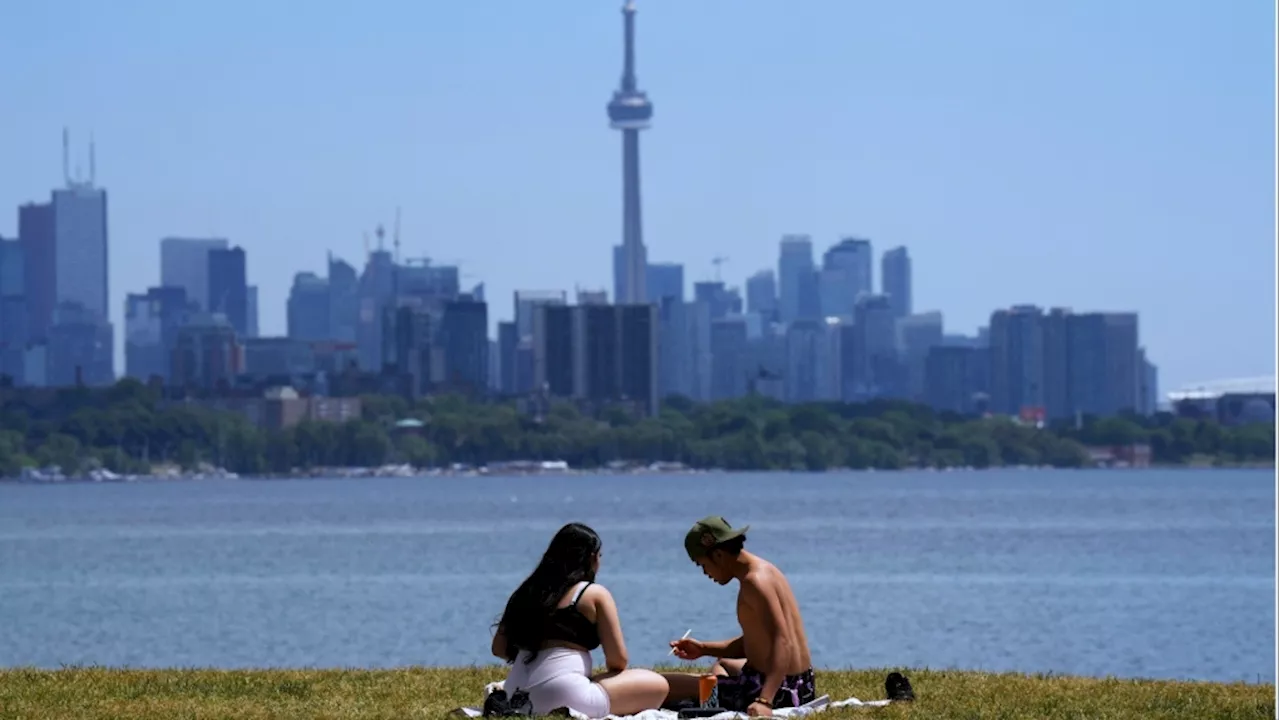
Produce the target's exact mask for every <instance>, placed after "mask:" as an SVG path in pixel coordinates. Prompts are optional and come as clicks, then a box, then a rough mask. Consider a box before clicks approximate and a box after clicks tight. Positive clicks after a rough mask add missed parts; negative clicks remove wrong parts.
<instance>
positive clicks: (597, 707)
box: [493, 523, 668, 718]
mask: <svg viewBox="0 0 1280 720" xmlns="http://www.w3.org/2000/svg"><path fill="white" fill-rule="evenodd" d="M599 569H600V536H599V535H596V533H595V531H594V530H592V529H591V528H589V527H587V526H586V525H582V524H580V523H570V524H568V525H565V526H564V527H562V528H560V531H559V532H557V533H556V535H555V537H553V538H552V539H551V545H550V546H548V547H547V551H546V553H544V554H543V556H542V560H541V562H539V563H538V566H537V567H536V568H534V570H533V573H532V574H531V575H529V577H528V578H527V579H525V581H524V582H523V583H521V584H520V587H518V588H516V591H515V592H514V593H512V594H511V598H510V599H509V600H507V607H506V610H504V611H503V613H502V619H501V620H499V621H498V631H497V633H495V634H494V637H493V654H494V655H496V656H498V657H500V658H502V659H503V660H506V661H507V662H508V663H511V665H512V666H511V671H510V673H508V675H507V679H506V682H505V683H504V684H503V685H504V688H505V690H506V691H507V693H508V694H513V693H515V692H516V691H517V690H523V691H525V692H526V693H528V694H529V700H530V702H531V703H533V711H534V713H535V714H537V715H546V714H547V713H549V712H551V711H552V710H557V709H559V708H562V707H567V708H570V709H573V710H577V711H578V712H580V713H583V714H585V715H586V716H588V717H592V718H601V717H604V716H606V715H609V714H615V715H632V714H635V713H638V712H640V711H642V710H650V709H654V708H657V707H658V706H659V705H660V704H661V703H662V701H663V699H665V698H666V696H667V690H668V687H667V681H666V679H665V678H663V677H662V676H661V675H659V674H657V673H655V672H653V671H651V670H640V669H627V646H626V644H625V643H624V642H623V641H622V626H621V625H620V624H619V622H618V607H617V606H616V605H615V604H614V602H613V596H612V595H610V594H609V591H608V590H606V589H605V587H604V586H603V585H599V584H597V583H596V582H595V579H596V572H597V571H599ZM597 647H603V648H604V664H605V668H606V669H607V672H605V673H603V674H600V675H596V676H593V675H592V674H591V651H592V650H595V649H596V648H597Z"/></svg>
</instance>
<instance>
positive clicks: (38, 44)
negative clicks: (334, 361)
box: [0, 0, 1276, 390]
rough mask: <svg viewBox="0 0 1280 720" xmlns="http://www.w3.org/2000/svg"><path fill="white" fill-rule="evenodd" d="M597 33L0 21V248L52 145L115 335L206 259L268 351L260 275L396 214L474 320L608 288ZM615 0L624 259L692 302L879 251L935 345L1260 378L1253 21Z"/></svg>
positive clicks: (1260, 155)
mask: <svg viewBox="0 0 1280 720" xmlns="http://www.w3.org/2000/svg"><path fill="white" fill-rule="evenodd" d="M620 4H621V3H620V2H618V1H616V0H590V1H588V0H555V1H552V2H537V3H535V2H516V1H514V0H488V1H486V2H479V1H476V0H466V1H465V2H463V1H461V0H455V1H454V2H444V1H443V0H429V1H422V0H418V1H411V0H384V1H380V2H379V1H374V0H370V1H368V2H362V3H355V2H337V1H336V0H311V2H307V3H303V2H296V3H295V2H283V1H281V0H274V1H271V2H261V1H251V0H226V1H224V2H217V3H213V2H195V1H194V0H193V1H191V2H170V1H169V0H164V1H161V0H126V1H122V2H100V1H98V0H92V1H90V0H66V1H64V2H28V3H6V4H5V5H4V7H3V8H2V9H0V25H2V26H4V27H5V28H6V29H7V31H6V33H5V40H4V42H3V43H0V68H3V71H0V98H3V99H4V103H3V104H4V107H5V108H6V109H5V110H4V111H3V113H2V115H3V121H2V122H0V208H9V209H7V210H4V211H3V214H0V234H3V235H5V236H13V235H14V234H15V233H16V224H17V220H16V215H17V213H16V210H15V209H13V208H15V207H16V206H17V205H18V204H19V203H20V202H24V201H28V200H42V199H45V198H47V196H48V191H49V189H50V188H51V187H53V186H54V185H56V184H59V183H60V182H61V179H60V174H61V160H60V155H61V135H60V132H61V128H62V126H63V125H69V126H70V127H71V129H72V144H73V151H79V153H80V156H81V157H83V156H84V147H85V144H86V141H87V139H88V138H87V136H88V134H89V132H90V131H92V132H93V133H94V134H95V135H96V137H97V146H98V150H97V166H98V180H99V182H100V184H102V185H105V186H106V187H107V188H108V190H109V192H110V215H111V217H110V232H111V302H112V305H113V308H114V312H115V314H116V321H117V322H119V315H120V314H121V312H122V311H121V305H122V304H123V298H124V294H125V293H126V292H137V291H140V290H142V289H144V288H145V287H146V286H148V285H153V284H155V283H156V282H157V281H158V277H159V247H158V241H159V239H160V238H161V237H162V236H165V235H191V236H203V235H217V236H225V237H228V238H229V239H230V240H231V241H232V242H234V243H238V244H240V245H242V246H244V247H245V248H246V249H247V250H248V253H249V275H250V278H249V279H250V282H254V283H257V284H258V285H259V286H260V288H261V291H260V292H261V299H260V302H261V327H262V331H263V332H264V333H267V334H274V333H282V332H283V331H284V301H285V298H286V296H287V294H288V289H289V285H290V282H291V280H292V276H293V273H294V272H295V271H298V270H315V271H321V272H322V271H323V264H324V258H325V252H326V250H332V251H334V252H335V253H336V254H338V255H340V256H343V257H346V258H348V259H349V260H351V261H360V262H361V263H362V257H361V254H362V244H363V243H362V233H363V232H365V231H369V230H372V229H373V228H374V227H375V226H376V225H377V224H378V223H379V222H384V223H386V224H387V226H388V227H390V225H391V222H392V219H393V216H394V213H395V208H396V206H397V205H399V206H401V207H402V208H403V221H402V227H403V229H402V234H403V242H404V248H405V252H406V254H407V255H414V256H422V255H426V256H430V257H432V258H435V259H437V260H439V261H441V262H450V261H459V262H460V263H461V264H462V267H463V270H464V273H466V274H467V275H468V276H469V277H466V278H464V281H466V282H468V283H472V282H477V281H479V280H484V281H485V283H486V288H487V290H488V292H489V298H490V303H491V307H492V310H491V314H494V315H497V316H500V317H509V316H510V314H511V309H510V306H511V300H510V298H511V291H512V290H514V289H517V288H565V289H570V290H571V289H572V288H573V287H574V286H575V284H580V285H583V286H593V287H609V286H610V285H611V274H610V257H611V255H610V246H611V245H613V244H614V243H616V242H617V241H618V238H619V234H620V205H621V189H620V179H619V175H620V167H619V166H620V162H621V149H620V139H619V137H618V135H617V133H615V132H612V131H610V130H609V129H608V126H607V120H606V117H605V110H604V107H605V103H606V102H607V100H608V98H609V94H610V92H611V91H612V89H613V88H614V87H615V86H616V85H617V82H618V75H619V72H620V69H621V15H620V13H619V7H620ZM637 4H638V6H639V10H640V12H639V15H638V30H639V79H640V85H641V87H642V88H644V89H645V90H647V91H648V92H649V93H650V97H651V98H652V99H653V101H654V103H655V108H656V111H655V118H654V127H653V129H652V130H650V131H648V132H647V133H646V134H645V135H644V138H643V140H642V156H643V159H642V167H643V173H644V203H645V232H646V241H647V243H648V246H649V255H650V258H651V259H653V260H668V261H676V262H682V263H685V265H686V268H687V269H686V277H687V278H688V280H689V281H690V282H692V281H694V280H698V279H704V278H708V277H710V276H711V275H712V273H713V268H712V266H711V262H710V261H711V258H713V257H715V256H717V255H726V256H728V257H729V258H730V261H729V263H727V264H726V265H725V266H724V273H725V276H726V279H730V280H733V281H734V282H735V283H739V282H740V281H741V280H742V278H744V277H745V276H746V275H748V274H749V273H751V272H753V271H755V270H757V269H759V268H761V267H774V266H776V257H777V242H778V239H779V237H780V236H781V235H782V234H783V233H786V232H807V233H811V234H812V235H813V236H814V240H815V243H817V244H818V245H819V249H821V248H824V247H825V246H826V245H828V244H830V243H832V242H835V241H836V240H837V239H838V237H839V235H840V234H842V233H850V234H858V235H863V236H866V237H869V238H871V239H872V241H873V243H874V244H875V248H876V252H877V254H878V253H879V252H881V251H883V250H884V249H886V248H889V247H892V246H895V245H906V246H907V247H909V248H910V251H911V254H912V257H913V260H914V264H915V293H916V297H915V306H916V308H917V309H919V310H929V309H939V310H942V311H943V312H944V313H945V318H946V323H947V328H948V331H960V332H973V331H974V329H975V328H976V327H977V326H979V325H981V324H984V323H985V320H986V318H987V317H988V316H989V314H990V312H991V310H992V309H994V308H997V307H1002V306H1008V305H1011V304H1015V303H1028V302H1030V303H1037V304H1041V305H1046V306H1047V305H1065V306H1070V307H1072V308H1075V309H1077V310H1128V309H1135V310H1138V311H1139V312H1141V332H1142V337H1143V341H1144V342H1145V344H1146V345H1147V346H1148V348H1149V351H1150V354H1151V357H1152V359H1153V360H1154V361H1155V362H1156V363H1158V364H1159V366H1160V368H1161V385H1162V387H1163V388H1164V389H1166V390H1167V389H1171V388H1172V387H1173V386H1176V385H1180V384H1182V383H1185V382H1191V381H1200V380H1212V379H1217V378H1225V377H1238V376H1250V375H1269V374H1272V373H1273V372H1274V365H1275V328H1276V325H1275V321H1276V319H1275V267H1276V264H1275V259H1276V258H1275V248H1276V242H1275V228H1274V211H1275V205H1274V201H1275V182H1274V177H1275V175H1274V160H1275V144H1274V138H1275V134H1274V127H1275V126H1274V121H1275V118H1274V107H1275V92H1274V90H1275V77H1274V39H1273V29H1274V27H1275V22H1274V15H1273V8H1272V5H1271V3H1269V2H1256V1H1255V2H1208V1H1206V0H1199V1H1198V2H1191V1H1189V0H1165V1H1163V2H1155V1H1154V0H1146V1H1145V2H1138V1H1136V0H1130V1H1126V2H1109V1H1107V0H1072V2H1062V3H1047V2H1027V1H1026V0H1004V1H1000V0H974V1H972V2H966V3H955V2H941V1H939V2H928V3H925V2H908V1H904V2H892V3H871V2H853V1H851V0H795V1H792V2H779V1H776V0H768V1H766V0H738V1H736V2H728V1H727V0H696V1H693V0H679V1H678V2H677V1H676V0H648V1H646V0H638V3H637ZM877 274H878V269H877ZM877 282H878V280H877ZM120 330H121V327H120V325H117V333H119V332H120Z"/></svg>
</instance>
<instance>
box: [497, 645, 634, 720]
mask: <svg viewBox="0 0 1280 720" xmlns="http://www.w3.org/2000/svg"><path fill="white" fill-rule="evenodd" d="M528 658H529V654H528V653H527V652H521V653H520V655H519V656H518V657H517V658H516V662H515V664H514V665H512V666H511V672H510V673H508V674H507V680H506V682H504V683H503V684H502V686H503V688H505V689H506V691H507V695H508V696H510V695H512V694H513V693H515V691H516V690H524V691H525V692H527V693H529V701H530V702H532V703H533V712H534V714H535V715H546V714H547V713H549V712H551V711H552V710H555V709H556V708H562V707H567V708H569V709H571V710H577V711H578V712H580V713H582V714H583V715H586V716H587V717H589V718H602V717H604V716H606V715H608V714H609V693H607V692H605V689H604V688H602V687H600V684H599V683H594V682H591V653H588V652H584V651H582V650H570V649H569V648H549V649H547V650H541V651H539V652H538V657H536V658H534V660H533V662H532V663H527V662H525V660H527V659H528Z"/></svg>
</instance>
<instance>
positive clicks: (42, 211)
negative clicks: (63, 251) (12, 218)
mask: <svg viewBox="0 0 1280 720" xmlns="http://www.w3.org/2000/svg"><path fill="white" fill-rule="evenodd" d="M55 242H56V238H55V235H54V230H53V204H52V203H45V204H37V203H28V204H26V205H23V206H22V207H19V208H18V243H19V244H20V245H21V246H22V270H23V278H24V282H25V293H26V299H27V332H28V337H29V338H30V339H31V340H37V341H39V340H44V339H45V338H46V337H48V334H49V326H51V325H53V307H54V305H57V299H56V298H57V293H58V279H57V274H56V267H55V265H54V250H55V247H56V246H55Z"/></svg>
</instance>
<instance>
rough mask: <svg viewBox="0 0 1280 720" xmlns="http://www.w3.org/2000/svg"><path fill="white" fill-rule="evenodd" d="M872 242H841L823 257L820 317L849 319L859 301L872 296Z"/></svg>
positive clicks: (852, 240)
mask: <svg viewBox="0 0 1280 720" xmlns="http://www.w3.org/2000/svg"><path fill="white" fill-rule="evenodd" d="M871 260H872V258H871V241H870V240H862V239H859V238H844V239H843V240H841V241H840V242H838V243H836V244H835V245H832V246H831V247H830V248H828V249H827V251H826V252H825V253H823V254H822V274H821V280H820V291H821V297H822V301H821V305H822V314H823V315H824V316H828V317H840V318H846V319H847V318H849V317H851V316H852V315H853V306H854V304H855V303H857V302H858V297H859V296H860V295H863V294H867V293H870V292H872V281H871Z"/></svg>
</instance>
